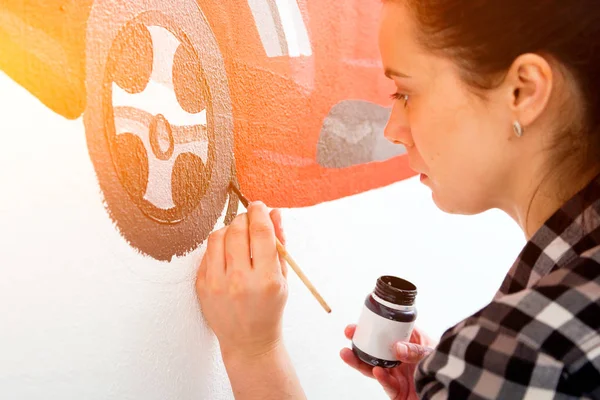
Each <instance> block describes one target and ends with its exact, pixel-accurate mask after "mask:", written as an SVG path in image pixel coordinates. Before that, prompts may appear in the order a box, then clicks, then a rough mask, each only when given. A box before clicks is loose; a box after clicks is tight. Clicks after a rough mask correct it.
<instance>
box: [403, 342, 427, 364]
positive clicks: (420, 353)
mask: <svg viewBox="0 0 600 400" xmlns="http://www.w3.org/2000/svg"><path fill="white" fill-rule="evenodd" d="M394 350H395V351H396V357H397V358H398V360H400V361H402V362H403V363H407V364H416V363H418V362H419V361H421V360H422V359H423V358H425V357H426V356H427V355H428V354H429V353H431V352H432V351H433V349H432V348H431V347H425V346H421V345H419V344H416V343H410V342H398V343H396V345H395V346H394Z"/></svg>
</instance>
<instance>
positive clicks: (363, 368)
mask: <svg viewBox="0 0 600 400" xmlns="http://www.w3.org/2000/svg"><path fill="white" fill-rule="evenodd" d="M340 357H341V358H342V360H344V362H345V363H346V364H348V365H349V366H351V367H352V368H354V369H355V370H357V371H358V372H360V373H361V374H363V375H365V376H367V377H369V378H374V376H373V367H371V366H370V365H368V364H365V363H364V362H362V361H360V360H359V359H358V357H356V355H354V353H353V352H352V350H350V349H349V348H344V349H342V351H340Z"/></svg>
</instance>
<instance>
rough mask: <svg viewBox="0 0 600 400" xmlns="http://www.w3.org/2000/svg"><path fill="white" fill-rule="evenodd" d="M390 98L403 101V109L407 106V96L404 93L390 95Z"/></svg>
mask: <svg viewBox="0 0 600 400" xmlns="http://www.w3.org/2000/svg"><path fill="white" fill-rule="evenodd" d="M390 97H391V98H392V99H394V100H404V107H406V106H407V105H408V95H407V94H404V93H392V94H391V95H390Z"/></svg>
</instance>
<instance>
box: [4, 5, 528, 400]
mask: <svg viewBox="0 0 600 400" xmlns="http://www.w3.org/2000/svg"><path fill="white" fill-rule="evenodd" d="M378 7H379V2H378V1H373V2H372V4H371V3H369V4H366V3H365V2H364V1H362V0H361V1H359V0H351V1H343V2H323V1H317V0H314V1H312V0H242V1H240V0H235V1H234V0H224V1H215V0H197V1H194V0H177V1H175V0H146V1H140V0H128V1H125V0H122V1H118V0H96V1H92V0H84V1H75V0H36V1H34V0H25V1H23V0H4V1H2V2H0V121H1V128H0V138H1V143H2V149H3V150H2V155H1V156H0V188H1V189H0V272H1V274H2V278H1V279H0V326H1V327H2V328H1V329H0V398H2V399H38V398H57V399H58V398H60V399H161V400H163V399H190V400H191V399H211V400H212V399H215V400H219V399H229V398H231V393H230V388H229V384H228V382H227V379H226V375H225V372H224V369H223V366H222V363H221V360H220V358H219V352H218V344H217V343H216V341H215V338H214V337H213V335H212V333H211V332H210V331H209V330H208V329H207V328H206V326H205V324H204V321H203V320H202V317H201V311H200V310H199V307H198V305H197V301H196V297H195V294H194V292H193V281H194V277H195V271H196V268H197V265H198V263H199V260H200V259H201V256H202V254H203V251H204V240H205V239H206V237H207V235H208V234H209V233H210V232H211V231H212V230H214V229H216V228H218V227H220V226H222V225H223V224H224V223H227V222H228V221H229V220H230V219H231V218H232V217H233V216H234V215H235V214H236V213H237V212H238V201H237V199H236V198H235V196H233V195H232V194H231V193H229V192H228V189H227V187H228V185H229V182H231V181H234V182H237V183H238V184H239V185H240V186H241V187H242V190H243V191H244V192H246V193H247V195H248V197H250V198H252V199H261V200H263V201H265V202H266V203H267V204H268V205H270V206H273V207H282V208H284V224H285V225H286V228H287V232H288V234H287V236H288V240H289V242H290V244H289V246H290V251H291V252H292V254H294V255H295V258H296V259H297V261H298V262H299V263H300V264H301V265H302V266H303V269H305V271H306V273H307V275H308V276H309V277H310V279H311V280H312V281H313V283H314V284H315V285H316V286H317V288H319V291H320V292H321V293H322V294H323V296H324V297H325V298H326V300H327V301H328V303H329V304H330V305H331V306H332V308H333V314H331V315H326V314H325V313H324V312H323V311H322V309H320V307H319V305H318V303H317V302H316V301H315V300H314V299H313V298H312V297H311V296H310V294H309V293H308V291H307V290H306V289H305V288H304V287H303V286H302V285H301V284H300V282H299V280H298V279H297V278H296V277H295V276H293V275H291V276H290V282H291V291H292V293H291V296H290V304H289V308H288V311H287V313H286V320H285V330H286V340H287V342H288V345H289V347H290V352H291V353H292V357H293V358H294V360H295V362H296V365H297V366H298V373H299V375H300V377H301V379H302V382H303V383H304V385H305V387H306V390H307V393H308V394H309V398H315V399H321V398H322V399H335V398H340V399H342V398H343V399H350V398H357V399H360V398H376V396H377V395H380V396H381V395H382V393H381V391H380V390H379V389H378V388H377V386H376V385H375V384H374V383H373V382H370V381H368V380H366V379H356V378H358V377H359V375H357V374H356V373H355V372H354V371H351V370H349V369H348V368H346V367H345V366H344V365H343V364H342V362H341V361H340V360H339V358H338V351H339V349H340V348H341V347H342V346H344V345H346V343H345V340H344V338H343V334H342V332H343V327H344V325H345V324H346V323H350V322H354V321H355V319H356V318H357V317H358V312H359V311H360V305H361V302H362V301H363V298H364V296H365V295H366V294H367V293H368V292H369V291H370V290H372V286H373V284H374V282H375V280H376V279H377V277H378V276H379V275H380V274H383V273H393V274H397V275H401V276H403V277H405V278H408V279H411V280H413V281H414V282H415V284H417V286H418V287H419V290H420V294H419V312H420V314H419V315H420V316H419V321H420V325H421V326H422V327H423V328H425V329H426V330H428V331H429V332H430V333H432V334H433V335H434V336H435V335H439V334H441V332H442V331H443V329H444V328H445V327H447V326H449V325H450V324H452V323H454V322H456V321H458V320H459V319H460V318H461V317H463V316H465V315H466V314H467V313H468V312H472V311H475V310H476V309H477V307H479V306H482V305H483V304H485V302H486V301H488V300H489V298H490V297H491V294H492V293H493V291H494V290H495V289H496V287H497V286H498V284H499V282H500V279H501V277H502V276H503V274H504V272H505V271H506V270H507V269H508V267H509V266H510V263H511V261H512V258H513V257H514V256H515V255H516V253H517V251H518V250H519V246H520V245H521V244H522V240H520V235H519V234H518V231H517V229H516V227H515V226H513V224H512V223H511V222H510V221H507V220H506V219H505V218H503V217H502V216H500V215H498V214H497V213H487V214H485V215H482V216H478V217H475V218H473V219H468V220H466V221H465V220H464V218H463V217H451V216H446V215H443V214H441V213H440V212H439V211H437V210H436V209H435V208H434V206H433V204H432V202H431V199H430V197H429V193H428V191H427V189H426V188H424V187H422V186H421V185H420V184H419V183H418V182H417V181H416V180H415V179H413V178H412V172H411V171H410V170H409V169H408V166H407V160H406V158H405V156H404V150H403V148H402V147H399V146H392V145H391V144H389V143H387V142H386V141H385V140H384V139H383V137H382V131H383V127H384V126H385V121H386V119H387V116H388V115H389V106H390V99H389V94H390V93H392V91H393V87H392V86H391V84H390V82H388V81H386V79H385V78H384V76H383V73H382V71H381V65H380V62H379V60H378V50H377V40H376V37H377V21H378ZM500 249H502V250H500ZM489 252H492V253H494V254H497V255H498V257H497V258H496V259H494V260H489V257H487V258H486V262H487V263H488V264H489V265H481V262H480V261H481V259H482V258H481V257H482V254H486V253H489ZM432 271H434V272H435V273H432ZM448 283H450V284H448ZM465 290H469V291H470V292H472V296H471V297H469V298H468V299H467V298H464V296H462V295H460V293H462V292H463V291H465ZM381 398H383V397H381Z"/></svg>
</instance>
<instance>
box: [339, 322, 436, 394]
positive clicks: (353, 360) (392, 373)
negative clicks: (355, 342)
mask: <svg viewBox="0 0 600 400" xmlns="http://www.w3.org/2000/svg"><path fill="white" fill-rule="evenodd" d="M355 330H356V325H348V326H347V327H346V330H345V331H344V333H345V335H346V337H347V338H348V339H350V340H352V337H353V336H354V332H355ZM432 346H434V342H433V341H432V340H431V339H430V338H429V337H427V336H426V335H425V334H423V333H422V332H421V331H420V330H418V329H417V328H415V329H413V332H412V334H411V336H410V341H409V342H398V343H396V345H395V346H394V350H395V351H396V357H397V358H398V360H400V361H402V364H400V365H399V366H397V367H394V368H387V369H386V368H381V367H372V366H370V365H368V364H365V363H364V362H362V361H360V360H359V359H358V358H357V357H356V355H354V352H352V350H351V349H349V348H345V349H342V351H341V352H340V356H341V357H342V360H344V362H345V363H346V364H348V365H349V366H351V367H352V368H354V369H356V370H358V371H359V372H361V373H362V374H363V375H365V376H368V377H369V378H374V379H376V380H377V381H378V382H379V383H380V384H381V386H382V387H383V389H384V390H385V392H386V393H387V395H388V396H390V399H393V400H405V399H410V400H413V399H417V398H418V397H417V394H416V392H415V380H414V376H415V368H416V366H417V363H418V362H419V361H421V360H422V359H423V358H424V357H425V356H427V355H428V354H429V353H430V352H431V351H432V350H433V349H432Z"/></svg>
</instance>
